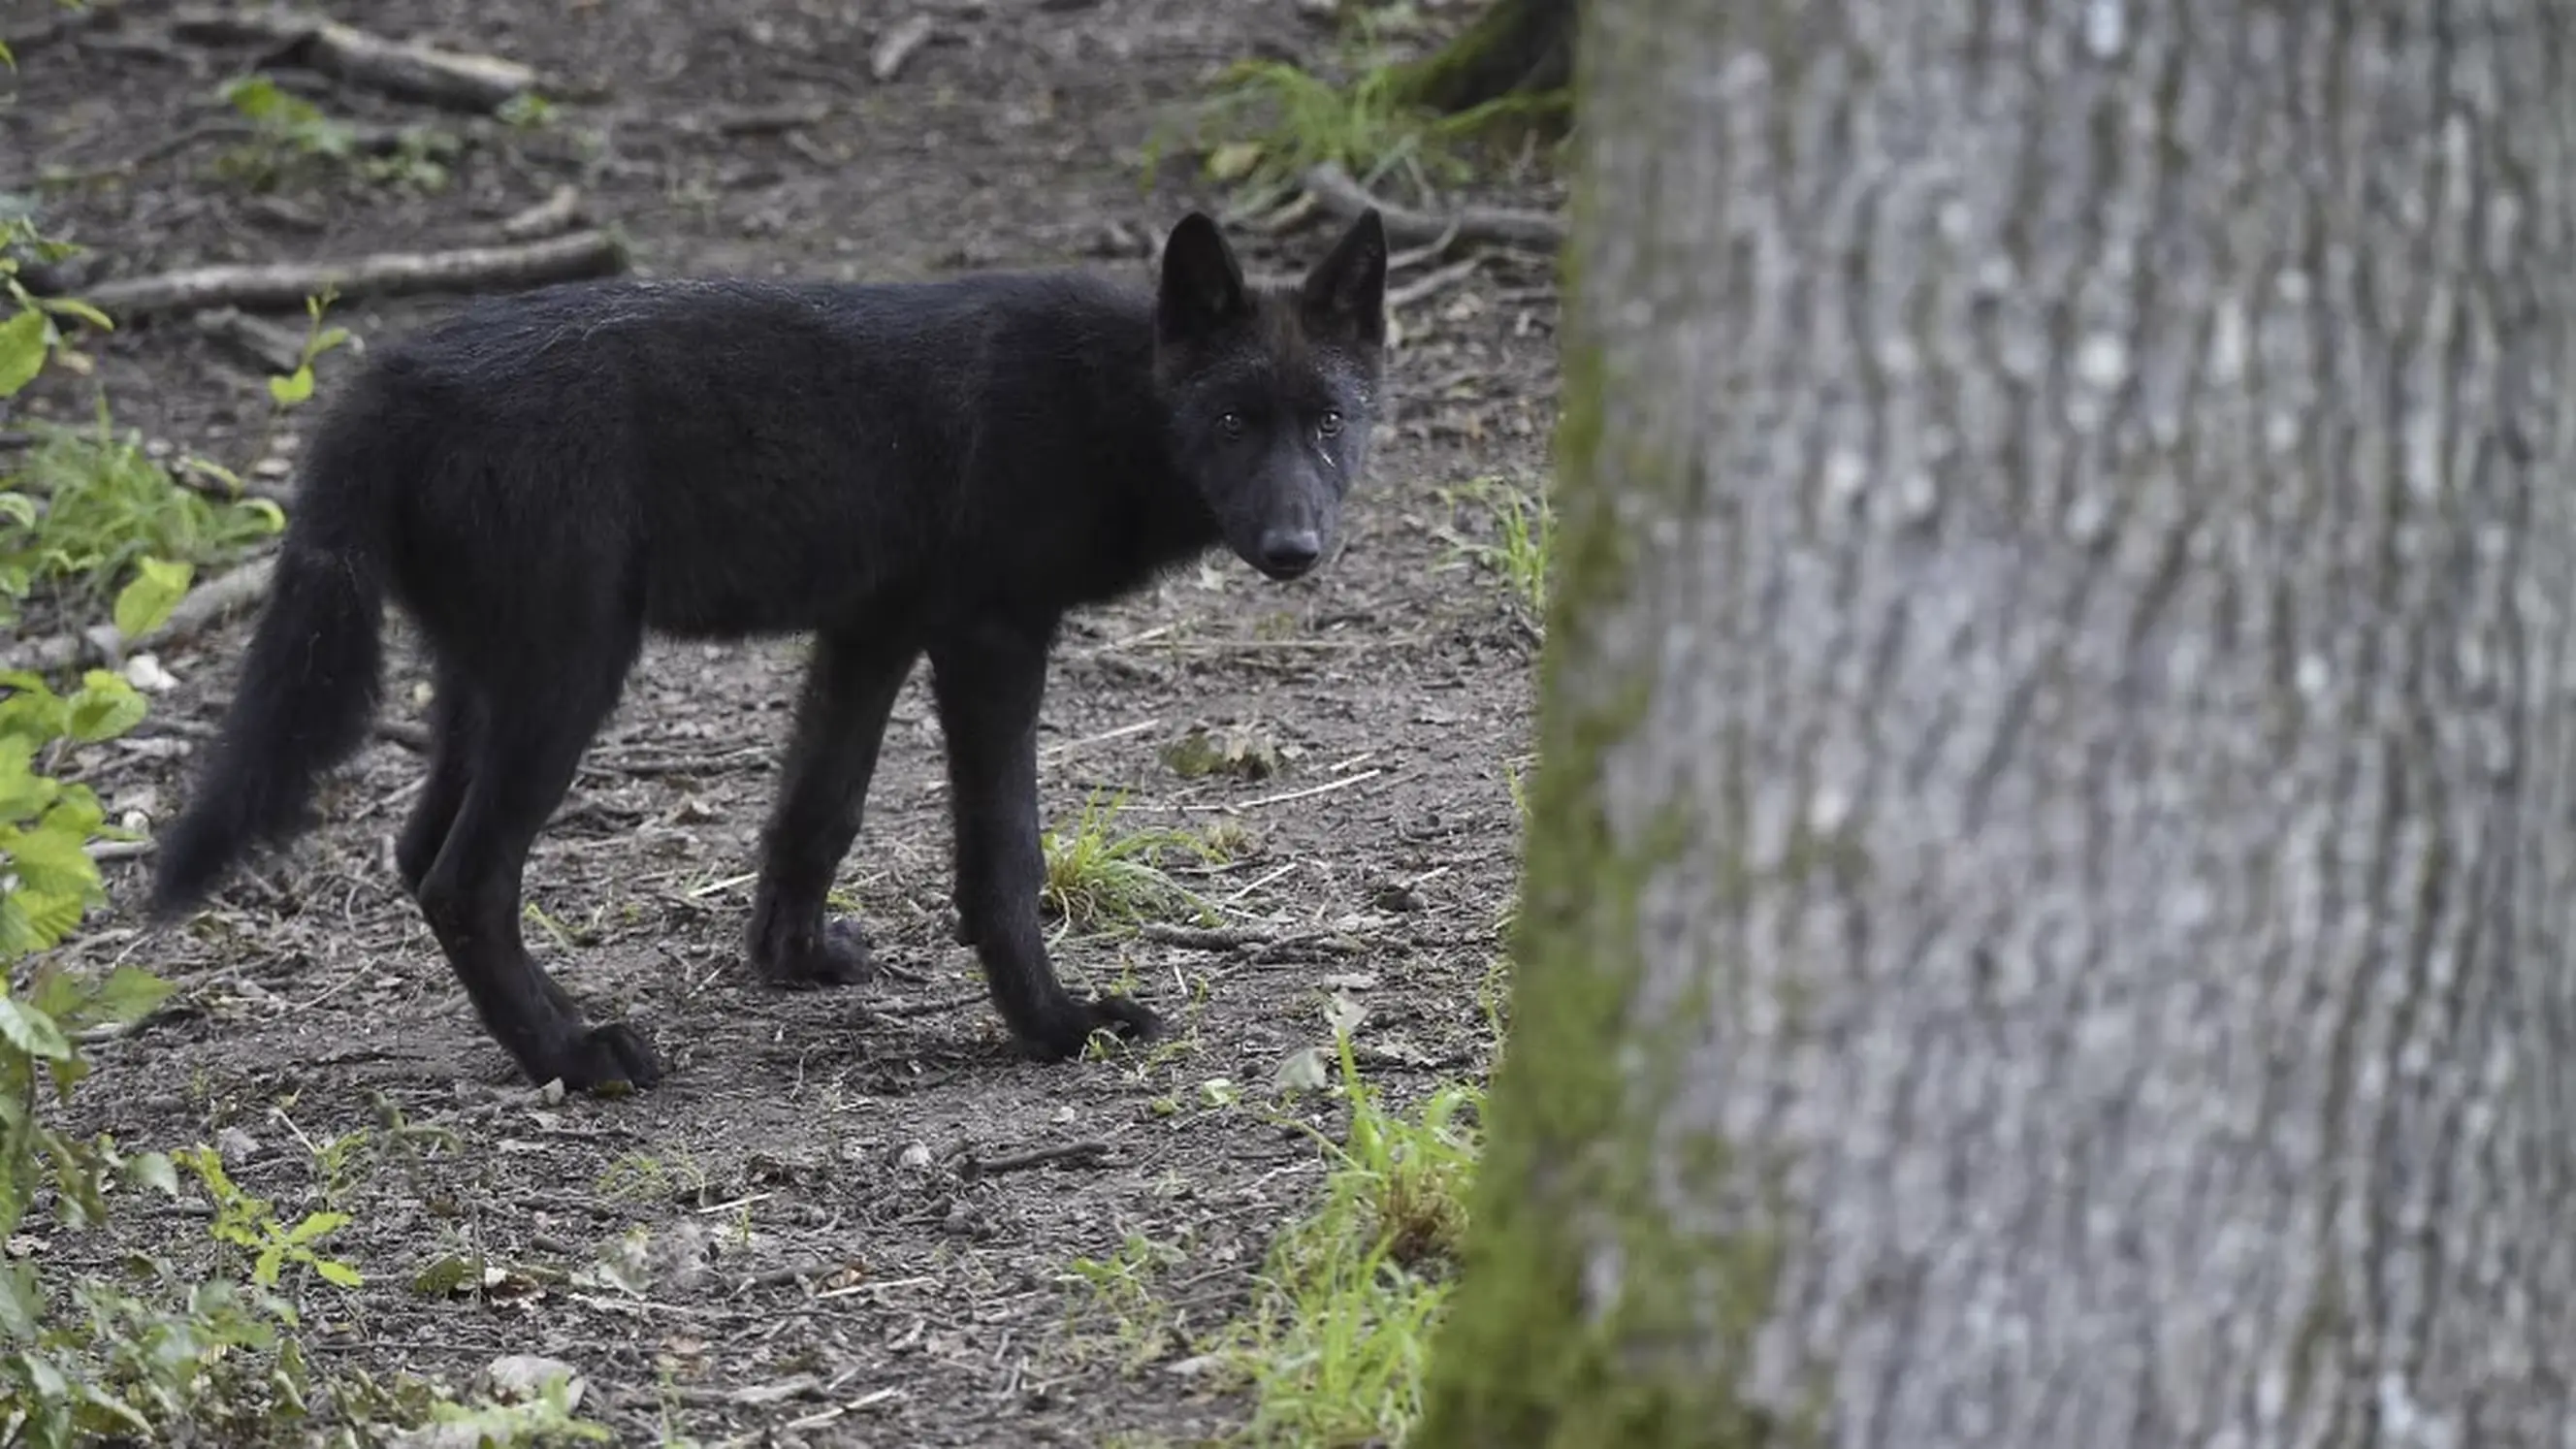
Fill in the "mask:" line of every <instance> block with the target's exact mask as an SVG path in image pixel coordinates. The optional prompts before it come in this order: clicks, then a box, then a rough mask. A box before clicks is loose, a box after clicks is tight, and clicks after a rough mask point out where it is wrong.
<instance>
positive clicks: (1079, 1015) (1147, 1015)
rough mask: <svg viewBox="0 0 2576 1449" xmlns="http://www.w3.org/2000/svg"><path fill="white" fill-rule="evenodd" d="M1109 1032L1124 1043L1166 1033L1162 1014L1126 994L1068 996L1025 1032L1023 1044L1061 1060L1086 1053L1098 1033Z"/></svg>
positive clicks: (1041, 1057)
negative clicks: (1086, 998) (1083, 998)
mask: <svg viewBox="0 0 2576 1449" xmlns="http://www.w3.org/2000/svg"><path fill="white" fill-rule="evenodd" d="M1098 1031H1106V1032H1108V1033H1109V1034H1110V1035H1112V1036H1115V1037H1117V1038H1118V1039H1119V1040H1121V1041H1124V1042H1130V1043H1135V1042H1148V1041H1152V1040H1153V1039H1154V1038H1155V1037H1157V1036H1160V1035H1162V1032H1163V1021H1162V1018H1161V1017H1158V1016H1156V1015H1155V1014H1154V1013H1153V1012H1151V1011H1149V1010H1147V1009H1146V1008H1145V1007H1144V1006H1143V1005H1141V1004H1139V1003H1137V1002H1134V1001H1130V1000H1128V999H1127V998H1126V997H1124V996H1103V997H1100V998H1099V999H1097V1000H1094V1001H1076V1000H1074V999H1073V998H1071V997H1069V996H1068V997H1066V998H1064V1000H1063V1001H1062V1003H1061V1004H1060V1005H1059V1006H1058V1007H1057V1009H1055V1010H1052V1011H1049V1012H1048V1013H1047V1014H1046V1017H1045V1019H1044V1020H1043V1021H1041V1022H1040V1023H1039V1024H1038V1027H1037V1029H1036V1030H1035V1031H1032V1032H1027V1033H1024V1034H1022V1036H1021V1038H1020V1042H1021V1045H1022V1046H1024V1047H1026V1048H1027V1049H1028V1051H1029V1054H1030V1055H1032V1056H1034V1057H1036V1058H1037V1059H1038V1060H1040V1061H1047V1062H1061V1061H1067V1060H1070V1059H1072V1058H1074V1057H1078V1056H1080V1055H1082V1051H1083V1048H1084V1047H1086V1046H1089V1045H1090V1044H1091V1035H1092V1033H1094V1032H1098Z"/></svg>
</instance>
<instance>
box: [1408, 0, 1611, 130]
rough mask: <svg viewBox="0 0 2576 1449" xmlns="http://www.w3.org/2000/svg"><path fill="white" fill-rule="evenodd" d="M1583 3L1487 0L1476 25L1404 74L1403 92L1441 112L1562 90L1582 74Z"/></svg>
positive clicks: (1561, 0) (1565, 0) (1419, 61)
mask: <svg viewBox="0 0 2576 1449" xmlns="http://www.w3.org/2000/svg"><path fill="white" fill-rule="evenodd" d="M1574 29H1575V0H1487V3H1486V7H1485V11H1484V13H1483V14H1482V15H1479V16H1478V17H1477V18H1476V23H1475V24H1473V25H1470V26H1468V27H1467V28H1466V29H1465V30H1463V31H1461V32H1459V33H1458V36H1457V38H1455V39H1453V40H1451V41H1450V42H1449V43H1448V44H1446V45H1444V46H1442V47H1440V49H1438V50H1436V51H1433V52H1432V53H1431V54H1430V55H1427V56H1425V57H1423V58H1422V59H1420V60H1418V61H1415V62H1413V63H1412V64H1411V65H1408V66H1406V67H1405V68H1404V69H1403V70H1401V71H1399V72H1398V73H1397V75H1396V78H1395V92H1396V94H1397V95H1398V96H1400V97H1401V98H1403V99H1404V100H1406V101H1408V102H1410V103H1412V104H1414V105H1417V106H1428V107H1430V108H1431V109H1433V110H1437V111H1463V110H1466V109H1468V108H1469V107H1471V106H1478V105H1482V104H1484V103H1485V102H1487V101H1493V100H1500V99H1502V98H1503V97H1504V96H1507V95H1513V94H1538V93H1542V92H1546V91H1553V90H1559V89H1562V88H1563V87H1564V86H1565V84H1566V83H1567V82H1568V81H1569V80H1570V79H1572V77H1573V74H1574Z"/></svg>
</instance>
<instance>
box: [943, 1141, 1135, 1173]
mask: <svg viewBox="0 0 2576 1449" xmlns="http://www.w3.org/2000/svg"><path fill="white" fill-rule="evenodd" d="M1108 1155H1109V1144H1108V1143H1106V1142H1067V1143H1063V1144H1061V1145H1059V1146H1055V1147H1039V1148H1033V1149H1031V1150H1030V1151H1027V1152H1015V1153H1013V1154H1011V1155H1010V1156H1008V1157H992V1158H977V1157H969V1158H967V1159H966V1160H965V1161H963V1162H961V1163H959V1164H957V1175H958V1176H959V1177H962V1178H965V1179H966V1180H967V1181H969V1182H972V1181H974V1180H975V1179H976V1178H979V1177H999V1176H1001V1175H1002V1174H1003V1173H1006V1172H1025V1171H1027V1170H1028V1169H1030V1168H1032V1167H1045V1166H1048V1165H1049V1164H1052V1163H1057V1162H1071V1163H1079V1164H1081V1165H1082V1166H1085V1167H1089V1166H1091V1165H1092V1164H1094V1163H1096V1162H1098V1161H1099V1160H1100V1159H1101V1158H1104V1157H1106V1156H1108Z"/></svg>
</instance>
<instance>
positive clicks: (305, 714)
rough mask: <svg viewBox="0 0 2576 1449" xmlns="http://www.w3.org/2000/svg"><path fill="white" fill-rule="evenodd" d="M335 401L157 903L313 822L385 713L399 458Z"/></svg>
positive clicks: (186, 903)
mask: <svg viewBox="0 0 2576 1449" xmlns="http://www.w3.org/2000/svg"><path fill="white" fill-rule="evenodd" d="M344 401H345V402H348V403H354V402H356V399H355V398H354V397H353V398H349V399H346V400H344ZM335 411H336V412H337V416H336V417H333V418H331V419H329V420H328V421H326V422H325V423H324V425H323V426H322V428H321V430H320V431H319V432H318V433H317V434H316V435H315V438H314V444H313V448H312V451H311V452H310V453H309V454H308V455H307V456H306V459H305V462H304V466H303V468H302V470H301V473H302V482H301V484H300V486H299V487H298V489H297V492H296V501H295V507H296V512H295V516H294V518H293V519H292V520H291V521H290V522H289V524H288V526H287V529H286V537H285V540H284V545H283V547H282V548H281V549H280V551H279V553H278V558H277V565H276V568H277V572H276V576H275V578H274V579H273V580H272V581H271V585H270V592H269V599H268V604H267V607H266V609H265V611H264V612H263V613H262V614H261V615H260V620H259V626H258V628H257V629H256V630H255V631H254V632H253V633H252V635H251V641H250V652H249V654H248V656H247V657H246V658H245V659H244V660H243V661H242V669H241V677H240V680H239V681H238V683H237V684H236V686H235V689H234V694H233V702H232V707H231V709H230V711H229V712H228V713H227V714H226V715H225V717H224V724H223V731H222V734H221V736H220V738H219V739H218V740H217V742H216V745H215V749H214V755H213V759H212V761H211V762H210V763H209V764H208V765H207V766H206V767H205V769H204V771H203V773H202V774H201V775H200V776H199V777H198V780H197V785H196V790H195V795H194V798H193V799H191V800H190V801H189V803H188V808H187V810H186V811H185V812H184V813H183V814H181V815H180V817H179V818H178V819H177V820H175V821H173V822H172V823H171V824H170V826H169V828H167V829H165V830H163V831H161V832H160V838H159V844H158V849H157V852H156V854H157V855H158V857H159V861H158V865H157V866H156V867H155V869H154V872H153V878H152V901H151V909H152V913H153V914H154V915H155V916H158V917H161V918H165V919H166V918H168V917H170V916H174V915H177V914H179V913H180V912H182V911H185V910H186V909H188V908H189V907H191V906H193V905H195V904H196V903H197V902H198V901H200V900H201V899H203V898H204V896H205V894H206V892H207V891H208V890H209V889H210V888H211V887H212V886H213V885H214V883H215V881H216V880H217V878H219V877H220V876H222V874H223V873H224V871H225V870H226V869H227V868H228V867H230V866H231V865H232V864H233V862H234V861H236V860H237V859H239V858H240V857H241V855H242V854H243V852H244V851H246V850H248V849H249V848H250V847H252V846H254V845H259V844H273V843H279V842H283V841H285V840H286V839H288V838H290V837H292V836H293V835H295V834H296V833H297V832H298V831H300V830H302V829H303V828H304V826H305V824H306V821H307V818H308V817H307V807H308V805H309V804H310V802H311V800H312V796H313V784H314V781H315V780H317V779H318V778H320V776H321V775H322V773H323V772H324V771H326V770H328V769H330V768H331V767H332V766H334V765H337V764H339V763H340V762H341V761H343V760H345V759H347V758H348V757H349V756H350V755H352V754H354V753H356V751H357V748H358V746H359V745H361V744H363V743H365V741H366V737H367V731H368V728H369V726H370V725H371V724H372V723H373V721H374V718H375V712H376V699H377V695H378V692H379V691H380V690H381V688H382V678H381V676H382V673H383V666H384V648H383V643H382V640H381V637H380V636H381V632H382V629H383V624H384V613H385V586H386V570H387V556H388V554H389V553H390V552H391V540H390V536H389V535H390V521H391V520H390V518H389V516H388V504H389V502H390V500H391V498H392V497H393V483H394V480H393V479H392V478H391V477H390V476H388V475H389V471H390V470H391V469H392V468H394V467H396V466H399V465H398V464H397V463H396V461H395V459H394V457H393V455H392V453H391V450H390V449H387V448H385V447H382V446H379V445H375V444H373V443H371V441H370V440H369V439H368V438H366V437H365V436H364V434H365V433H366V431H367V429H366V425H365V422H364V420H363V418H364V410H363V409H362V408H359V407H356V406H343V407H342V408H339V409H336V410H335Z"/></svg>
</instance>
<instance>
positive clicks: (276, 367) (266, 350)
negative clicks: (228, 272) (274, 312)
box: [189, 307, 304, 372]
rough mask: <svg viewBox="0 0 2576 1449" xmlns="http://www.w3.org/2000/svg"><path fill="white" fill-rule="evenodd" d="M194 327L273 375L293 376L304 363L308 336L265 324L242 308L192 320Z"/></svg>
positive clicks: (205, 313)
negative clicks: (276, 373) (288, 373)
mask: <svg viewBox="0 0 2576 1449" xmlns="http://www.w3.org/2000/svg"><path fill="white" fill-rule="evenodd" d="M189 323H190V325H192V326H194V327H195V328H196V329H197V330H198V331H199V332H201V333H203V334H205V336H206V337H207V338H208V339H210V340H212V341H215V342H220V343H222V344H224V345H225V346H226V347H229V348H231V349H232V350H233V351H234V352H235V353H236V354H237V355H239V356H240V357H241V358H242V359H243V360H244V361H246V362H250V363H252V364H254V365H256V366H258V367H261V368H264V369H266V370H267V371H269V372H293V371H294V370H295V369H296V368H298V367H300V366H302V365H303V363H304V336H303V334H302V333H299V332H290V331H288V330H287V329H286V328H283V327H280V326H278V325H277V324H276V323H274V322H263V321H261V320H260V319H259V318H257V317H253V316H251V315H250V314H249V313H247V312H244V311H243V310H241V309H240V308H239V307H218V308H216V309H214V310H213V311H211V312H200V313H198V314H197V315H196V316H194V317H192V318H190V319H189Z"/></svg>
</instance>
